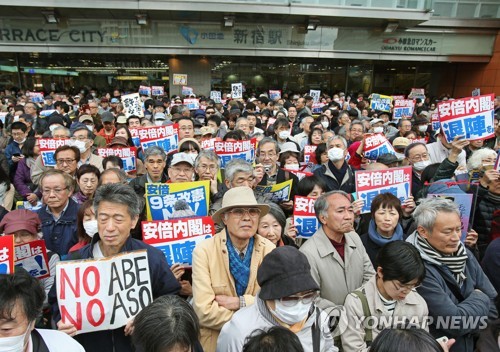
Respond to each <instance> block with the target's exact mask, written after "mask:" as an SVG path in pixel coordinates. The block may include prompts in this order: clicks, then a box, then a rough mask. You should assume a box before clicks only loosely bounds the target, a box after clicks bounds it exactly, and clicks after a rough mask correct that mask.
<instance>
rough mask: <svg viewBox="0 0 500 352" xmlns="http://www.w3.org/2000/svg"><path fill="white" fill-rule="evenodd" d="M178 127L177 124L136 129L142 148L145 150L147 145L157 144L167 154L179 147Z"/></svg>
mask: <svg viewBox="0 0 500 352" xmlns="http://www.w3.org/2000/svg"><path fill="white" fill-rule="evenodd" d="M178 128H179V125H177V124H175V125H169V126H152V127H144V128H139V129H138V130H137V131H138V134H139V139H140V141H141V146H142V149H143V150H146V149H148V148H149V147H152V146H158V147H161V148H163V150H164V151H165V153H167V154H168V153H170V152H172V151H175V150H177V148H178V147H179V145H178V143H179V136H178V134H177V133H178Z"/></svg>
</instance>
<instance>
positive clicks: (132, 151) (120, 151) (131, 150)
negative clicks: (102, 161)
mask: <svg viewBox="0 0 500 352" xmlns="http://www.w3.org/2000/svg"><path fill="white" fill-rule="evenodd" d="M97 155H99V156H101V157H103V158H105V157H107V156H110V155H116V156H117V157H119V158H120V159H122V161H123V171H125V172H134V171H136V170H137V165H136V162H137V148H136V147H125V148H97Z"/></svg>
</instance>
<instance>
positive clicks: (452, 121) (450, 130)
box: [437, 94, 495, 143]
mask: <svg viewBox="0 0 500 352" xmlns="http://www.w3.org/2000/svg"><path fill="white" fill-rule="evenodd" d="M494 99H495V96H494V94H488V95H481V96H479V97H469V98H463V99H455V100H447V101H443V102H440V103H438V105H437V108H438V113H439V122H440V124H441V128H442V131H443V132H444V135H445V137H446V140H447V141H448V142H449V143H451V142H452V141H453V139H454V138H455V137H461V138H465V139H467V140H471V141H474V140H481V139H487V138H490V137H493V136H494V135H495V125H494V123H493V121H494V115H495V110H494V106H493V101H494Z"/></svg>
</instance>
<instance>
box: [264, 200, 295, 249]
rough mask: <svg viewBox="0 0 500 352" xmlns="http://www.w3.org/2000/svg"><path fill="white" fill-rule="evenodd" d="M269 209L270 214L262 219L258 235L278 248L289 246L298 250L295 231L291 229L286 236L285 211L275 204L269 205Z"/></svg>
mask: <svg viewBox="0 0 500 352" xmlns="http://www.w3.org/2000/svg"><path fill="white" fill-rule="evenodd" d="M269 207H270V208H269V213H268V214H267V215H264V216H263V217H262V218H260V221H259V228H258V230H257V233H258V234H259V235H261V236H263V237H265V238H267V239H268V240H269V241H271V242H272V243H273V244H274V245H276V247H280V246H284V245H288V246H294V247H296V248H297V245H296V244H295V242H294V237H295V236H296V233H295V231H294V229H292V230H290V228H289V231H288V233H287V234H285V227H286V216H285V213H283V210H281V208H280V207H279V206H277V205H276V204H275V203H269Z"/></svg>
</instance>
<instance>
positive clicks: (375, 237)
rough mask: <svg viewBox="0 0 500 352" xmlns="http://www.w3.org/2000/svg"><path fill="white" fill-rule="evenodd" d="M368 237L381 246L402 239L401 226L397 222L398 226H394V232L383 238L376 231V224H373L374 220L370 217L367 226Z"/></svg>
mask: <svg viewBox="0 0 500 352" xmlns="http://www.w3.org/2000/svg"><path fill="white" fill-rule="evenodd" d="M368 237H370V239H371V240H372V241H373V242H375V243H376V244H377V245H379V246H380V247H382V246H383V245H384V244H387V243H389V242H393V241H401V240H403V228H402V227H401V224H399V223H398V226H396V228H395V229H394V234H393V235H392V237H391V238H385V237H382V236H381V235H380V234H379V233H378V232H377V225H375V220H373V219H371V220H370V226H369V227H368Z"/></svg>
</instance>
